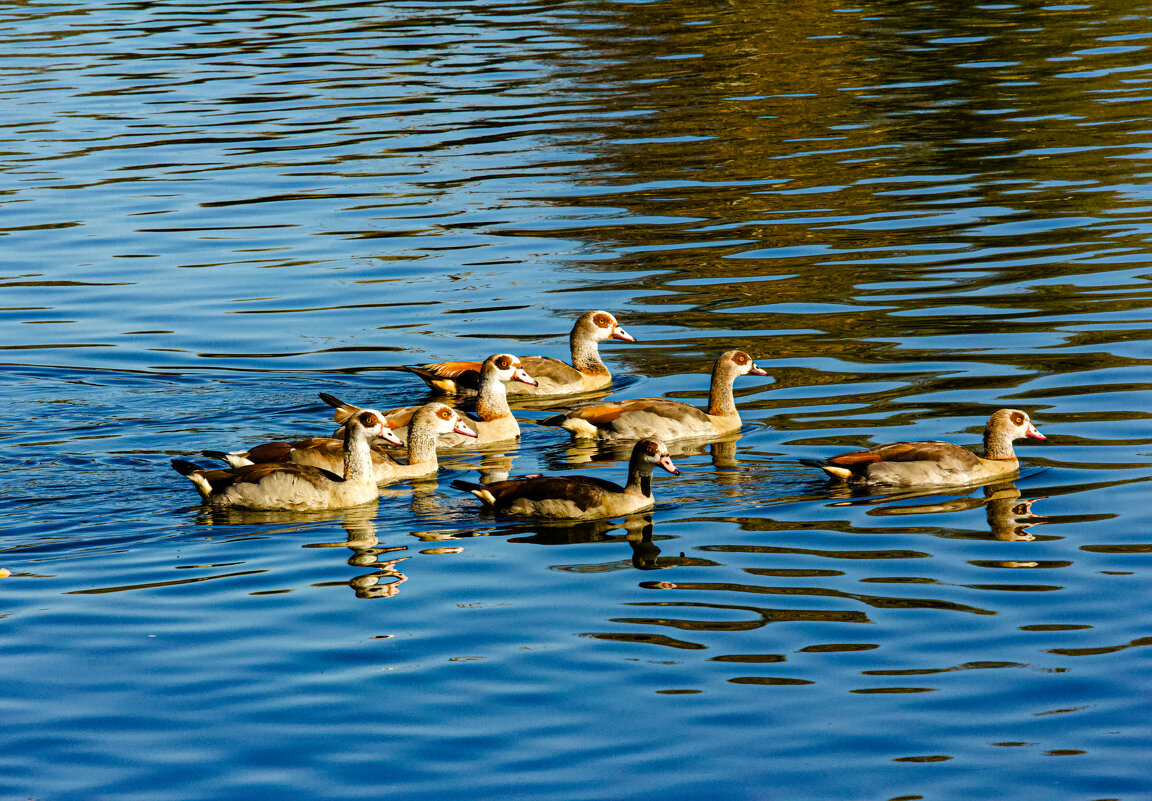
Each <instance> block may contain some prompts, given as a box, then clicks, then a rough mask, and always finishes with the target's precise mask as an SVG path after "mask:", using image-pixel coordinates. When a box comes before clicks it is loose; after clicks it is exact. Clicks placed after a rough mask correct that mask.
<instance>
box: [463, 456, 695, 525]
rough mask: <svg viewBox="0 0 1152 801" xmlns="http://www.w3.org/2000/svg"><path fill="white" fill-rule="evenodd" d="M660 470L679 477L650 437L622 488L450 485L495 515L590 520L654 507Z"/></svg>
mask: <svg viewBox="0 0 1152 801" xmlns="http://www.w3.org/2000/svg"><path fill="white" fill-rule="evenodd" d="M657 466H659V467H662V468H663V469H665V470H667V471H668V472H669V473H671V474H672V475H674V476H678V475H680V471H679V470H678V469H677V468H676V465H674V464H672V459H671V457H670V456H669V455H668V448H667V447H666V446H665V445H664V443H663V442H660V441H659V440H655V439H642V440H640V441H639V442H637V443H636V445H635V446H634V447H633V449H632V458H631V459H630V460H629V462H628V482H627V484H625V485H624V486H623V487H621V486H620V485H618V484H614V483H612V482H611V481H605V480H604V479H602V478H596V477H594V476H536V477H532V478H514V479H509V480H507V481H496V482H493V483H491V484H476V483H473V482H469V481H461V480H457V481H453V482H452V486H453V487H455V488H456V489H461V490H464V491H465V492H470V493H472V494H473V495H475V496H476V497H477V498H479V499H480V500H481V502H483V504H484V506H485V507H486V508H489V509H492V510H493V511H495V512H496V513H497V514H502V515H511V516H517V517H536V518H549V519H554V520H595V519H597V518H602V517H618V516H621V515H627V514H631V513H633V512H638V511H640V510H642V509H647V508H649V507H650V506H652V504H653V503H654V500H653V497H652V471H653V470H654V469H655V468H656V467H657Z"/></svg>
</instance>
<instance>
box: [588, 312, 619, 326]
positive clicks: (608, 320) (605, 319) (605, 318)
mask: <svg viewBox="0 0 1152 801" xmlns="http://www.w3.org/2000/svg"><path fill="white" fill-rule="evenodd" d="M592 322H594V323H595V324H596V327H597V328H611V327H612V326H614V325H616V321H615V320H613V319H612V315H611V314H609V313H608V312H596V314H595V315H593V317H592Z"/></svg>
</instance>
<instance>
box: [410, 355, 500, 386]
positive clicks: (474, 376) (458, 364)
mask: <svg viewBox="0 0 1152 801" xmlns="http://www.w3.org/2000/svg"><path fill="white" fill-rule="evenodd" d="M482 364H483V362H472V361H453V362H432V363H431V364H420V365H411V366H408V367H405V368H404V369H405V370H407V371H408V372H410V373H415V374H416V375H418V376H420V378H422V379H423V380H424V381H425V382H427V383H428V385H429V386H433V387H445V385H446V384H447V383H448V382H452V383H454V384H455V385H456V387H457V388H459V389H471V390H473V391H476V390H478V389H479V388H480V367H481V366H482Z"/></svg>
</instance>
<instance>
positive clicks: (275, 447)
mask: <svg viewBox="0 0 1152 801" xmlns="http://www.w3.org/2000/svg"><path fill="white" fill-rule="evenodd" d="M320 397H321V398H323V399H324V402H325V403H328V404H329V405H331V406H335V407H336V409H337V412H336V415H337V419H338V420H340V421H341V422H344V421H346V420H348V419H349V418H351V417H353V416H355V415H356V414H358V413H359V412H361V411H363V410H362V409H361V408H360V407H358V406H353V405H351V404H348V403H344V402H343V401H341V400H339V399H338V398H335V397H333V396H332V395H329V394H327V393H323V392H322V393H320ZM406 426H407V429H406V430H407V431H409V432H410V434H409V436H408V443H407V450H408V463H407V464H403V463H401V462H397V461H396V460H395V459H393V458H392V457H391V456H390V455H388V453H387V452H386V451H385V450H384V449H383V448H381V447H379V446H373V448H372V469H373V471H374V475H375V476H376V482H377V483H381V484H382V483H391V482H394V481H403V480H406V479H409V478H417V477H419V476H426V475H430V474H432V473H435V472H436V470H437V469H438V467H439V463H438V462H437V459H436V438H437V437H438V436H439V435H441V434H448V433H455V434H459V435H461V436H463V437H475V436H476V432H475V431H473V430H472V428H471V427H470V426H469V425H468V424H467V423H465V422H464V420H463V419H462V418H461V417H460V414H459V412H457V411H456V410H455V409H452V408H450V407H448V406H445V405H444V404H443V403H427V404H425V405H423V406H420V407H417V408H416V410H415V412H414V414H413V415H412V416H411V418H410V420H409V421H406ZM387 433H388V434H389V435H390V436H389V437H384V439H386V440H387V441H388V442H392V443H394V444H397V445H401V444H403V443H402V442H401V440H400V439H399V438H398V437H397V436H396V435H395V434H394V433H393V432H392V429H391V428H388V429H387ZM204 455H205V456H210V457H212V458H215V459H223V460H224V461H225V462H227V463H228V464H230V465H232V466H233V467H239V466H243V465H249V464H259V463H270V462H290V463H292V464H303V465H311V466H312V467H321V468H324V469H325V470H330V471H332V472H334V473H340V472H342V471H343V470H344V448H343V443H342V441H341V440H340V439H337V438H336V437H308V438H306V439H300V440H296V441H295V442H265V443H263V444H261V445H257V446H256V447H254V448H249V449H248V450H246V451H232V452H230V453H223V452H221V451H204Z"/></svg>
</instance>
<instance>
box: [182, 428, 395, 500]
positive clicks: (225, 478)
mask: <svg viewBox="0 0 1152 801" xmlns="http://www.w3.org/2000/svg"><path fill="white" fill-rule="evenodd" d="M386 425H387V424H386V423H385V422H384V415H383V414H381V413H380V412H378V411H375V410H373V409H362V410H360V413H359V414H356V415H354V416H353V417H351V418H350V419H349V420H348V421H347V423H346V424H345V427H344V431H345V434H344V443H343V444H344V470H343V475H337V474H336V473H333V472H331V471H328V470H324V469H322V468H319V467H311V466H308V465H299V464H281V463H275V464H253V465H246V466H244V467H230V468H225V469H221V470H204V469H201V468H200V467H199V466H197V465H195V464H192V463H191V462H188V461H185V460H183V459H173V460H172V467H173V468H175V470H176V472H178V473H180V474H181V475H183V476H187V477H188V478H189V479H190V480H191V481H192V483H193V484H194V485H195V486H196V490H197V491H198V492H199V493H200V497H201V498H202V499H203V501H204V502H205V503H207V504H209V505H211V506H216V507H234V508H240V509H266V510H281V509H291V510H308V509H341V508H343V507H346V506H358V505H359V504H362V503H368V502H369V501H374V500H376V498H378V497H379V496H380V490H379V488H378V487H377V486H376V478H375V476H374V475H373V470H372V456H371V453H372V451H371V448H370V447H369V445H370V443H371V441H372V440H374V439H376V438H377V437H379V436H380V435H381V434H383V433H384V430H385V427H386Z"/></svg>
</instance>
